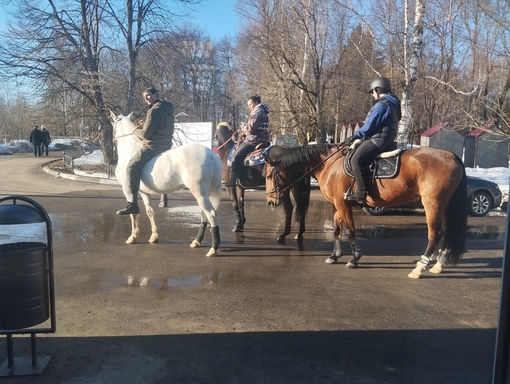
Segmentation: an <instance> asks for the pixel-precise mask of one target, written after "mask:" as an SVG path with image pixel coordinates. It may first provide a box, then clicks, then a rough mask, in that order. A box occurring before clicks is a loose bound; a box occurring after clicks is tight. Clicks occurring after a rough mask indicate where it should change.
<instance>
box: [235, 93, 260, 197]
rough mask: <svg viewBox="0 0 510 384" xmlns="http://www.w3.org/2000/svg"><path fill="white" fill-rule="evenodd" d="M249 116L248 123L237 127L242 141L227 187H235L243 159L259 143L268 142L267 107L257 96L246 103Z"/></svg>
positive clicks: (236, 153) (241, 169) (242, 165)
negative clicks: (242, 137) (242, 138)
mask: <svg viewBox="0 0 510 384" xmlns="http://www.w3.org/2000/svg"><path fill="white" fill-rule="evenodd" d="M247 105H248V109H249V110H250V116H249V118H248V122H246V123H244V124H242V125H241V126H240V127H239V130H240V131H241V135H243V136H244V140H243V141H242V142H241V143H240V144H239V146H238V148H237V150H236V152H235V154H234V157H233V159H232V177H231V178H230V184H229V185H228V186H231V187H235V185H236V180H237V178H238V177H239V175H240V174H241V172H242V171H243V167H244V164H243V162H244V159H245V157H246V156H247V155H248V153H250V152H252V151H253V150H255V147H256V146H257V144H259V143H265V142H268V141H269V116H268V115H269V106H268V105H267V104H265V103H262V100H261V98H260V96H259V95H254V96H251V97H250V98H249V99H248V101H247Z"/></svg>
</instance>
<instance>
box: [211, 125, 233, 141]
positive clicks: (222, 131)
mask: <svg viewBox="0 0 510 384" xmlns="http://www.w3.org/2000/svg"><path fill="white" fill-rule="evenodd" d="M234 134H235V132H234V131H233V130H232V127H231V126H230V124H229V123H227V122H225V121H222V122H221V123H219V124H218V125H217V126H216V139H217V140H218V145H223V144H226V143H227V142H229V141H230V140H231V139H233V135H234ZM232 142H235V141H232Z"/></svg>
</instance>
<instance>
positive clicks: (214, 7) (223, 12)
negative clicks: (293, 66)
mask: <svg viewBox="0 0 510 384" xmlns="http://www.w3.org/2000/svg"><path fill="white" fill-rule="evenodd" d="M235 3H236V0H202V3H201V4H200V5H197V6H196V9H197V12H196V13H194V14H193V15H192V16H191V17H190V18H189V22H191V23H193V24H195V25H197V26H200V27H201V28H203V29H204V30H205V31H207V34H209V36H210V37H211V38H212V39H213V40H214V41H218V40H220V39H221V38H222V37H223V36H226V35H230V36H232V37H233V36H234V35H235V31H236V25H237V15H236V13H235V11H234V4H235ZM6 8H7V9H8V8H9V6H7V7H6V6H5V2H3V1H2V2H0V26H1V25H2V24H3V23H4V22H5V20H6V18H7V15H6V14H5V12H3V10H4V9H6ZM183 21H184V20H183Z"/></svg>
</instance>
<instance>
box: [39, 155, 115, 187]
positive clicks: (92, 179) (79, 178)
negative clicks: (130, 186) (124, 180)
mask: <svg viewBox="0 0 510 384" xmlns="http://www.w3.org/2000/svg"><path fill="white" fill-rule="evenodd" d="M56 161H60V160H53V161H50V162H49V163H46V164H43V166H42V168H43V171H44V172H46V173H48V174H50V175H52V176H55V177H56V178H59V179H67V180H74V181H86V182H89V183H96V184H107V185H120V183H119V182H118V181H117V180H116V179H107V178H101V177H88V176H80V175H75V174H72V175H71V174H69V173H65V172H57V171H54V170H53V169H51V168H50V164H51V163H53V162H56Z"/></svg>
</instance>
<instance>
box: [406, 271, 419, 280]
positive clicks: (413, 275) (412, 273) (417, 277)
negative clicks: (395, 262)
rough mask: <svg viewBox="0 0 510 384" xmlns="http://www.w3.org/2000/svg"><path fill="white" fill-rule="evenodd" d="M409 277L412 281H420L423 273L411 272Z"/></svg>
mask: <svg viewBox="0 0 510 384" xmlns="http://www.w3.org/2000/svg"><path fill="white" fill-rule="evenodd" d="M407 277H409V278H410V279H419V278H420V277H421V272H415V271H411V272H410V273H409V275H407Z"/></svg>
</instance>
